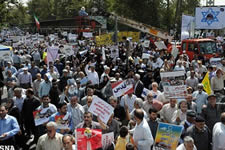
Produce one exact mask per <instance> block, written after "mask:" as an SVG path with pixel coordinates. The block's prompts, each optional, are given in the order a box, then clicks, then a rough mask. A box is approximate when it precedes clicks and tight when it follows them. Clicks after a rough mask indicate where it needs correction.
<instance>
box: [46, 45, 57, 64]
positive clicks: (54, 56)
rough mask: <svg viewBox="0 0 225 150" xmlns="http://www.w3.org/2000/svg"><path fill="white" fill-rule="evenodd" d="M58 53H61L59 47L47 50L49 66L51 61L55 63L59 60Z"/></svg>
mask: <svg viewBox="0 0 225 150" xmlns="http://www.w3.org/2000/svg"><path fill="white" fill-rule="evenodd" d="M58 51H59V48H58V47H49V48H48V49H47V61H48V64H49V62H50V61H51V62H54V61H55V60H56V59H57V58H58Z"/></svg>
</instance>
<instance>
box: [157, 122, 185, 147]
mask: <svg viewBox="0 0 225 150" xmlns="http://www.w3.org/2000/svg"><path fill="white" fill-rule="evenodd" d="M182 130H183V126H178V125H173V124H167V123H161V122H160V123H159V125H158V128H157V132H156V137H155V148H156V149H157V148H158V149H167V150H176V148H177V144H178V142H179V139H180V136H181V133H182Z"/></svg>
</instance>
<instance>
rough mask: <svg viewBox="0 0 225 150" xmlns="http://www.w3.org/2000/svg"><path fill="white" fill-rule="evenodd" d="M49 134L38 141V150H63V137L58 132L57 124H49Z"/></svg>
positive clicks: (47, 126)
mask: <svg viewBox="0 0 225 150" xmlns="http://www.w3.org/2000/svg"><path fill="white" fill-rule="evenodd" d="M46 128H47V133H46V134H44V135H42V136H41V137H40V138H39V139H38V143H37V147H36V150H47V149H48V150H50V149H51V150H61V149H62V148H63V144H62V137H63V135H62V134H60V133H57V132H56V128H57V124H56V123H55V122H52V121H51V122H49V123H47V125H46Z"/></svg>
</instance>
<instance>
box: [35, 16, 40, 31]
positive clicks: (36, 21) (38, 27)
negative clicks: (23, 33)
mask: <svg viewBox="0 0 225 150" xmlns="http://www.w3.org/2000/svg"><path fill="white" fill-rule="evenodd" d="M34 20H35V23H36V26H37V29H38V30H40V22H39V21H38V18H37V17H36V16H35V15H34Z"/></svg>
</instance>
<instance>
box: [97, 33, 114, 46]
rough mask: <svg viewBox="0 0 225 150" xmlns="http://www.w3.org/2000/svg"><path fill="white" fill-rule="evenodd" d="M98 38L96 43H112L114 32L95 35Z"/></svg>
mask: <svg viewBox="0 0 225 150" xmlns="http://www.w3.org/2000/svg"><path fill="white" fill-rule="evenodd" d="M95 40H96V45H97V46H101V45H112V44H113V41H112V34H111V33H109V34H103V35H99V36H96V37H95Z"/></svg>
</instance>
